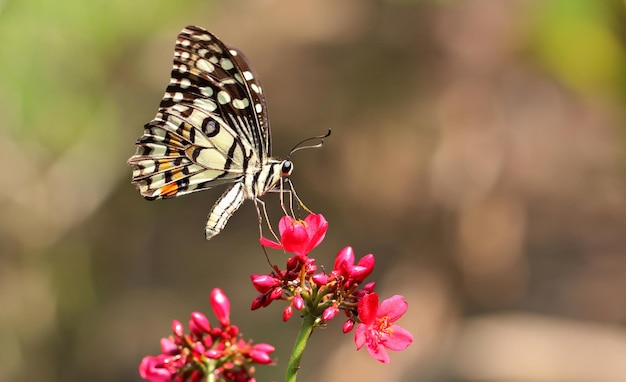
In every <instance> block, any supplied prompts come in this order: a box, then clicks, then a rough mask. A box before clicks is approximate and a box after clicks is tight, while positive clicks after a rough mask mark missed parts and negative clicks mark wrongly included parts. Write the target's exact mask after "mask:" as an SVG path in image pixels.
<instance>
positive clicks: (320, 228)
mask: <svg viewBox="0 0 626 382" xmlns="http://www.w3.org/2000/svg"><path fill="white" fill-rule="evenodd" d="M327 230H328V222H327V221H326V219H325V218H324V216H322V215H321V214H309V216H307V217H306V218H305V219H304V220H295V219H294V218H292V217H291V216H283V217H282V218H281V219H280V222H278V231H279V232H280V241H281V242H280V243H277V242H275V241H272V240H269V239H266V238H264V237H262V238H261V239H260V242H261V245H263V246H266V247H270V248H275V249H284V250H285V251H287V252H291V253H294V254H296V255H298V256H300V257H303V258H304V257H306V255H307V254H308V253H309V252H310V251H311V250H312V249H313V248H315V247H317V246H318V245H319V244H320V243H321V242H322V240H324V236H325V235H326V231H327Z"/></svg>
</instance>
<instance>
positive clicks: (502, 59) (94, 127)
mask: <svg viewBox="0 0 626 382" xmlns="http://www.w3.org/2000/svg"><path fill="white" fill-rule="evenodd" d="M624 6H625V4H624V2H623V1H622V0H613V1H610V0H606V1H605V0H603V1H600V0H535V1H529V0H524V1H523V0H509V1H503V0H467V1H452V0H449V1H416V0H414V1H411V0H378V1H375V0H342V1H333V0H318V1H311V0H309V1H297V2H294V1H291V2H288V1H277V0H264V1H260V0H259V1H229V2H225V1H209V0H203V1H186V2H173V1H172V2H166V1H161V2H155V1H145V0H143V1H142V0H140V1H132V2H129V1H122V0H109V1H96V2H83V1H75V0H70V1H64V2H51V1H46V0H30V1H15V0H13V1H11V0H4V1H0V46H1V48H0V115H1V116H2V118H1V119H0V161H1V162H2V163H3V164H4V165H3V171H4V172H3V174H2V176H0V208H1V212H0V381H17V382H20V381H40V380H45V381H70V382H72V381H139V380H140V378H139V375H138V372H137V368H138V365H139V362H140V360H141V358H142V357H143V356H144V355H147V354H157V353H158V352H159V349H160V348H159V339H160V337H162V336H166V335H168V334H169V333H170V323H171V320H172V319H174V318H177V319H180V320H182V321H183V322H186V321H187V319H188V314H189V312H191V311H194V310H199V311H203V312H205V313H207V315H208V316H209V317H210V318H212V317H213V316H212V313H211V310H210V306H209V303H208V295H209V292H210V290H211V289H212V288H214V287H220V288H222V289H223V290H224V291H225V292H226V294H227V295H228V296H229V297H230V299H231V305H232V314H231V317H232V319H233V320H234V322H236V323H237V324H238V325H239V326H240V328H241V330H242V331H243V332H244V333H245V335H246V337H247V338H252V339H253V340H254V341H256V342H270V343H272V344H274V345H275V346H276V347H277V351H276V358H277V361H278V366H277V367H273V368H272V367H260V368H258V373H257V376H258V380H260V381H267V380H277V381H280V380H282V378H283V375H284V368H285V365H286V361H287V359H288V356H289V352H290V349H291V346H292V343H293V340H294V336H295V334H296V332H297V329H298V327H299V322H298V320H297V319H296V318H293V319H292V320H291V321H289V322H287V323H283V322H282V320H281V311H282V305H281V304H274V305H271V306H270V307H268V308H266V309H263V310H260V311H255V312H250V311H249V307H250V303H251V301H252V299H253V298H254V297H255V296H256V292H255V291H254V289H253V288H252V286H251V284H250V281H249V275H250V274H251V273H265V272H268V266H267V263H266V262H265V259H264V257H263V253H262V251H261V250H260V248H259V245H258V241H257V239H258V236H257V235H258V231H257V220H256V212H255V210H254V207H253V204H252V203H246V204H245V205H244V207H242V209H241V210H240V211H239V212H238V213H237V214H236V215H235V216H234V217H233V218H232V219H231V221H230V223H229V224H228V226H227V228H226V229H225V231H224V232H223V233H222V234H221V235H220V236H218V237H217V238H215V239H214V240H212V241H210V242H207V241H205V239H204V225H205V219H206V215H207V214H208V212H209V210H210V208H211V206H212V204H213V202H214V201H215V200H216V199H217V198H218V197H219V195H220V194H221V193H222V191H223V188H219V189H216V190H210V191H204V192H201V193H196V194H193V195H189V196H186V197H184V198H178V199H174V200H168V201H156V202H147V201H144V200H143V199H142V198H141V197H140V196H139V194H138V192H137V191H136V190H135V189H134V187H133V186H132V185H131V184H130V173H131V170H130V168H129V167H128V166H127V165H126V159H127V158H128V157H129V156H130V155H132V154H133V153H134V146H133V144H134V142H135V140H136V139H137V138H138V137H139V136H140V135H141V134H142V126H143V124H144V123H146V122H148V121H150V120H151V119H152V118H153V116H154V114H155V113H156V110H157V106H158V104H159V102H160V99H161V97H162V96H163V91H164V89H165V86H166V85H167V83H168V81H169V75H170V70H171V62H172V55H173V46H174V41H175V39H176V36H177V34H178V33H179V32H180V30H181V29H182V28H183V27H184V26H185V25H187V24H197V25H200V26H203V27H205V28H207V29H209V30H210V31H212V32H214V33H215V34H216V35H217V36H219V37H220V38H221V39H223V40H224V41H225V42H226V43H228V44H230V45H232V46H236V47H238V48H239V49H241V50H242V51H243V52H245V53H246V55H247V56H248V58H249V59H250V60H251V61H252V63H253V65H254V67H255V68H256V70H257V72H258V74H259V77H260V79H261V82H262V83H263V85H264V93H265V94H266V96H267V100H268V104H269V112H270V119H271V121H272V130H273V138H274V155H276V156H278V157H281V156H283V157H284V156H285V155H286V154H287V152H288V151H289V149H290V148H291V147H292V146H293V145H294V144H295V143H296V142H298V141H299V140H301V139H303V138H306V137H310V136H312V135H317V134H321V133H324V132H325V131H326V130H327V129H329V128H332V129H333V135H332V136H331V137H330V138H329V139H328V140H327V143H326V145H325V146H324V148H323V149H319V150H307V151H302V152H298V153H297V154H295V155H294V157H293V158H292V159H293V161H294V162H295V171H294V175H293V177H292V180H293V182H294V183H295V185H296V188H297V190H298V193H299V195H300V197H301V198H302V199H303V200H304V201H305V202H306V204H307V205H308V206H309V207H310V208H312V209H313V210H314V211H316V212H318V213H323V214H324V215H325V216H326V217H327V219H328V220H329V222H330V230H329V232H328V234H327V239H326V240H325V242H324V243H323V244H322V245H321V246H320V247H319V248H318V249H317V250H316V251H315V252H314V253H312V256H314V257H315V258H317V261H318V264H325V265H326V267H327V269H329V268H330V267H332V262H333V259H334V256H335V254H336V253H337V252H338V251H339V250H340V249H341V248H343V247H344V246H346V245H351V246H353V247H354V249H355V251H356V254H357V256H358V257H360V256H363V255H365V254H367V253H373V254H374V255H375V256H376V259H377V267H376V270H375V272H374V274H373V275H372V276H370V280H375V281H377V283H378V284H377V285H378V290H379V293H380V294H381V298H387V297H389V296H391V295H393V294H403V295H404V296H405V297H406V298H407V300H408V301H409V311H408V313H407V315H405V316H404V317H403V319H402V320H401V321H400V322H399V323H400V325H402V326H404V327H406V328H408V329H409V330H411V331H412V333H413V334H414V336H415V342H414V343H413V344H412V345H411V346H410V347H409V348H408V349H407V350H406V351H404V352H400V353H392V355H391V356H392V363H391V365H386V366H385V365H381V364H378V363H377V362H376V361H375V360H373V359H372V358H370V357H369V356H368V355H367V353H366V352H365V350H362V351H360V352H356V351H355V349H354V343H353V336H352V335H351V334H350V335H343V334H341V324H342V322H341V320H336V321H337V322H332V323H331V324H330V325H329V327H328V328H327V329H323V330H318V331H316V332H315V334H314V335H313V337H312V339H311V341H310V342H309V347H308V348H307V351H306V353H305V357H304V362H303V365H302V371H301V375H300V377H301V378H300V379H301V380H302V381H319V380H325V381H346V380H353V381H383V380H384V381H435V382H444V381H445V382H456V381H458V382H463V381H516V382H526V381H528V382H535V381H536V382H540V381H546V382H547V381H574V382H576V381H626V330H625V327H624V324H625V323H626V298H625V295H626V293H625V292H626V235H625V234H624V233H625V232H624V227H626V192H625V188H624V181H625V163H626V162H625V160H626V155H625V154H626V140H625V134H624V133H625V129H624V126H625V124H624V122H625V116H626V115H625V112H626V110H625V107H624V105H625V103H624V101H625V98H626V60H625V55H626V49H625V48H626V45H625V42H626V22H625V21H626V17H625V12H624ZM276 199H277V198H276V197H275V196H273V195H268V196H266V197H265V200H266V201H267V202H268V205H269V209H270V212H271V215H272V218H273V220H274V221H275V222H276V221H277V220H278V218H279V216H280V213H279V208H278V203H277V200H276ZM272 256H273V257H272V259H273V260H274V261H275V262H276V263H278V264H281V265H282V264H283V263H284V257H283V255H282V254H280V253H274V254H273V255H272Z"/></svg>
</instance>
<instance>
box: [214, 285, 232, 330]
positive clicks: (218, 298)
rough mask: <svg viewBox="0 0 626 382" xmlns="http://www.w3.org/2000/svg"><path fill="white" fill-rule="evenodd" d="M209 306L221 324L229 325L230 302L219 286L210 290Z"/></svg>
mask: <svg viewBox="0 0 626 382" xmlns="http://www.w3.org/2000/svg"><path fill="white" fill-rule="evenodd" d="M210 301H211V306H212V307H213V312H214V313H215V317H217V320H218V321H219V322H220V325H222V326H228V325H230V302H229V301H228V298H227V297H226V295H225V294H224V292H223V291H222V290H221V289H220V288H215V289H213V290H212V291H211V298H210Z"/></svg>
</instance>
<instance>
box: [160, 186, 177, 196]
mask: <svg viewBox="0 0 626 382" xmlns="http://www.w3.org/2000/svg"><path fill="white" fill-rule="evenodd" d="M177 192H178V185H177V184H176V183H170V184H167V185H165V186H163V187H161V196H174V195H176V193H177Z"/></svg>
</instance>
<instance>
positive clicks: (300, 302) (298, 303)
mask: <svg viewBox="0 0 626 382" xmlns="http://www.w3.org/2000/svg"><path fill="white" fill-rule="evenodd" d="M293 306H294V308H296V309H298V310H302V308H303V307H304V299H303V298H302V296H301V295H299V294H297V295H295V296H293Z"/></svg>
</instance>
